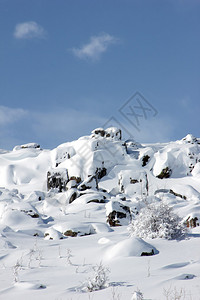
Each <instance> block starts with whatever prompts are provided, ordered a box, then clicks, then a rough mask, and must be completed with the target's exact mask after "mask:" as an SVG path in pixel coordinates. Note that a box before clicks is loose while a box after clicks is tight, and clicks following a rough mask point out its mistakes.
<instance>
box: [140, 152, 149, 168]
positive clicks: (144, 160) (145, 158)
mask: <svg viewBox="0 0 200 300" xmlns="http://www.w3.org/2000/svg"><path fill="white" fill-rule="evenodd" d="M149 158H150V156H149V155H144V156H143V158H142V166H143V167H145V166H146V165H147V163H148V161H149Z"/></svg>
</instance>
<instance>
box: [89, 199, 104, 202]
mask: <svg viewBox="0 0 200 300" xmlns="http://www.w3.org/2000/svg"><path fill="white" fill-rule="evenodd" d="M87 203H105V200H104V199H100V200H99V199H92V200H90V201H88V202H87Z"/></svg>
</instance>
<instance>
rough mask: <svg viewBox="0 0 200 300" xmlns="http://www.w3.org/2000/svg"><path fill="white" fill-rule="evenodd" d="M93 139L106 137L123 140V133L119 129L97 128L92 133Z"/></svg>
mask: <svg viewBox="0 0 200 300" xmlns="http://www.w3.org/2000/svg"><path fill="white" fill-rule="evenodd" d="M91 137H92V138H98V137H105V138H111V139H114V140H121V139H122V132H121V129H119V128H117V127H109V128H107V129H103V128H96V129H94V130H93V131H92V135H91Z"/></svg>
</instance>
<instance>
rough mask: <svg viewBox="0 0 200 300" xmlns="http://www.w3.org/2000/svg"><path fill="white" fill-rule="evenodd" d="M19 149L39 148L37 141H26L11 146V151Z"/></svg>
mask: <svg viewBox="0 0 200 300" xmlns="http://www.w3.org/2000/svg"><path fill="white" fill-rule="evenodd" d="M21 149H40V145H39V144H37V143H28V144H24V145H18V146H15V147H14V148H13V151H16V150H21Z"/></svg>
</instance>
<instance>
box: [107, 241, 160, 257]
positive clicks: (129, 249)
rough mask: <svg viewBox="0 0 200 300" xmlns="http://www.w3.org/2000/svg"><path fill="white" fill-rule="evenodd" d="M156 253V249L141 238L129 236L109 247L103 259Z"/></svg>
mask: <svg viewBox="0 0 200 300" xmlns="http://www.w3.org/2000/svg"><path fill="white" fill-rule="evenodd" d="M157 253H158V250H157V249H156V248H155V247H154V246H152V245H150V244H148V243H146V242H145V241H144V240H143V239H141V238H137V237H131V238H128V239H126V240H123V241H121V242H118V243H116V244H115V245H114V246H111V247H109V248H108V249H107V251H106V254H105V257H104V258H105V260H112V259H114V258H120V257H131V256H149V255H154V254H157Z"/></svg>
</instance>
